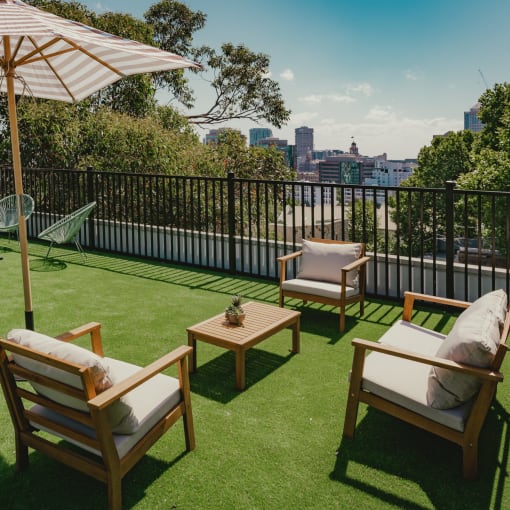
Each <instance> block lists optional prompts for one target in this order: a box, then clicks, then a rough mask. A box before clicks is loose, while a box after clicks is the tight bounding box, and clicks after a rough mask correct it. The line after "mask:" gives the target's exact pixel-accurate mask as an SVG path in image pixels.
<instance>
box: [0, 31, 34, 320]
mask: <svg viewBox="0 0 510 510" xmlns="http://www.w3.org/2000/svg"><path fill="white" fill-rule="evenodd" d="M3 40H4V52H5V53H4V58H5V61H4V71H5V77H6V81H7V104H8V109H9V125H10V129H11V146H12V166H13V169H14V186H15V189H16V195H17V209H18V220H19V221H18V223H19V245H20V252H21V273H22V275H23V294H24V297H25V326H26V328H27V329H32V330H33V329H34V313H33V310H32V289H31V285H30V266H29V260H28V241H27V226H26V222H25V212H24V210H23V197H22V195H23V179H22V174H21V156H20V148H19V138H18V116H17V112H16V95H15V93H14V72H15V68H14V66H13V65H12V63H11V45H10V38H9V37H8V36H4V37H3Z"/></svg>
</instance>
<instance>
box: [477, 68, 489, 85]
mask: <svg viewBox="0 0 510 510" xmlns="http://www.w3.org/2000/svg"><path fill="white" fill-rule="evenodd" d="M478 72H479V73H480V76H481V77H482V80H483V82H484V84H485V88H486V89H488V88H490V87H489V85H488V84H487V80H486V79H485V76H484V75H483V73H482V70H481V69H478Z"/></svg>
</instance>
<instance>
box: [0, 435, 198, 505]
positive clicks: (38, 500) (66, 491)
mask: <svg viewBox="0 0 510 510" xmlns="http://www.w3.org/2000/svg"><path fill="white" fill-rule="evenodd" d="M162 440H163V441H164V440H165V439H164V438H162ZM188 453H190V452H186V451H184V452H182V453H179V454H178V455H177V456H174V457H173V458H171V459H170V460H168V461H162V460H160V459H157V458H155V457H153V456H151V455H150V453H149V454H146V455H145V456H144V457H143V458H142V459H141V460H140V461H139V462H138V463H137V464H136V465H135V466H134V467H133V469H132V470H131V471H129V473H127V474H126V476H125V477H124V479H123V481H122V501H123V505H122V507H123V508H126V509H127V508H133V507H135V506H136V505H137V504H138V503H140V502H141V501H143V500H144V498H145V497H146V491H147V488H148V487H150V486H151V485H152V484H153V483H154V482H156V481H157V480H158V478H160V477H161V476H162V475H163V474H164V473H165V472H166V471H168V470H169V469H171V468H172V466H174V465H175V464H176V463H178V462H179V461H180V460H181V459H183V458H184V457H185V456H186V455H188ZM169 457H170V455H169ZM63 484H65V487H63ZM0 486H1V487H2V497H1V501H2V503H1V508H3V509H10V510H26V509H31V508H34V509H35V508H41V509H50V508H62V509H65V508H72V509H73V510H89V509H91V508H107V506H108V503H107V502H108V491H107V487H106V485H105V484H103V483H101V482H99V481H96V480H94V479H93V478H91V477H90V476H87V475H84V474H82V473H80V472H79V471H76V470H74V469H70V468H69V467H67V466H65V465H64V464H62V463H60V462H58V461H55V460H53V459H51V458H49V457H47V456H45V455H44V454H42V453H40V452H38V451H33V452H32V453H30V455H29V466H28V468H27V469H25V470H24V471H21V472H17V471H16V468H15V466H14V465H7V464H6V462H5V460H4V459H3V458H2V457H1V456H0ZM169 508H172V507H171V506H169Z"/></svg>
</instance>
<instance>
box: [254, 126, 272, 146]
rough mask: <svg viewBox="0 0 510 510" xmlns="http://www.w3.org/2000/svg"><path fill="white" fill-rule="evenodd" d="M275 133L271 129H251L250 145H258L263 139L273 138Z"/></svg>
mask: <svg viewBox="0 0 510 510" xmlns="http://www.w3.org/2000/svg"><path fill="white" fill-rule="evenodd" d="M272 136H273V132H272V131H271V130H270V129H269V128H251V129H250V145H257V142H258V141H259V140H262V139H263V138H271V137H272Z"/></svg>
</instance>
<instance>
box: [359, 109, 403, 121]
mask: <svg viewBox="0 0 510 510" xmlns="http://www.w3.org/2000/svg"><path fill="white" fill-rule="evenodd" d="M365 119H367V120H369V121H373V122H393V121H395V119H396V116H395V113H394V112H393V110H392V109H391V107H389V106H386V107H384V106H374V107H373V108H371V109H370V110H369V111H368V113H367V114H366V115H365Z"/></svg>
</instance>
